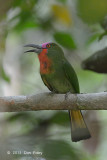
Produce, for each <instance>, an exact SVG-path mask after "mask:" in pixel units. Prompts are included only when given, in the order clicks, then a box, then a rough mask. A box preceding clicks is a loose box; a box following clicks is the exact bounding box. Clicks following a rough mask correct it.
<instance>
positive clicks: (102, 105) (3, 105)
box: [0, 92, 107, 112]
mask: <svg viewBox="0 0 107 160" xmlns="http://www.w3.org/2000/svg"><path fill="white" fill-rule="evenodd" d="M69 109H80V110H107V92H102V93H88V94H69V95H68V96H67V98H65V94H53V93H47V92H46V93H40V94H36V95H29V96H9V97H0V112H21V111H36V110H69Z"/></svg>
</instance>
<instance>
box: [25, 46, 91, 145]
mask: <svg viewBox="0 0 107 160" xmlns="http://www.w3.org/2000/svg"><path fill="white" fill-rule="evenodd" d="M25 47H33V48H34V49H32V50H28V51H26V52H35V53H37V54H38V58H39V61H40V74H41V78H42V80H43V82H44V84H45V85H46V86H47V87H48V88H49V90H50V91H51V92H54V93H63V94H64V93H65V94H67V93H68V92H71V93H80V91H79V83H78V78H77V76H76V73H75V71H74V69H73V67H72V66H71V65H70V63H69V62H68V61H67V59H66V58H65V56H64V53H63V51H62V49H61V48H60V47H59V46H58V45H57V44H55V43H44V44H42V45H35V44H28V45H26V46H25ZM69 115H70V121H71V138H72V141H73V142H77V141H80V140H83V139H88V138H90V137H91V135H90V132H89V130H88V128H87V126H86V123H85V121H84V119H83V116H82V113H81V111H80V110H69Z"/></svg>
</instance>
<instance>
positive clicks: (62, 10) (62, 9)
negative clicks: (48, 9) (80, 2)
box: [52, 5, 72, 26]
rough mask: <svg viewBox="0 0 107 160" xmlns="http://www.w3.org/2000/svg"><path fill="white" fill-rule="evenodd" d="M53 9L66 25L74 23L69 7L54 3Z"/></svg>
mask: <svg viewBox="0 0 107 160" xmlns="http://www.w3.org/2000/svg"><path fill="white" fill-rule="evenodd" d="M52 11H53V13H54V15H55V17H56V18H57V19H59V20H60V21H61V22H62V23H64V24H66V25H68V26H69V25H71V24H72V19H71V15H70V12H69V10H68V8H67V7H66V6H65V5H64V6H60V5H53V6H52Z"/></svg>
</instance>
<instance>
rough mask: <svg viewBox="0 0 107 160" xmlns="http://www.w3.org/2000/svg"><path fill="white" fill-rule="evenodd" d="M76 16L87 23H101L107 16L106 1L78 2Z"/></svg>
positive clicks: (84, 0)
mask: <svg viewBox="0 0 107 160" xmlns="http://www.w3.org/2000/svg"><path fill="white" fill-rule="evenodd" d="M78 14H79V16H80V17H81V18H82V19H83V20H84V21H85V22H87V23H89V24H93V23H97V22H101V21H102V20H103V18H104V16H106V15H107V1H106V0H90V1H88V0H78Z"/></svg>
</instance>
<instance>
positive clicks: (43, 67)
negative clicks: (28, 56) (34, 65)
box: [38, 51, 53, 74]
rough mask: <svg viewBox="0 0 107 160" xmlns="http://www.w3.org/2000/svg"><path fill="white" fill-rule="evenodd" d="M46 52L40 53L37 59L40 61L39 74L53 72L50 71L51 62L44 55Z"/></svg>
mask: <svg viewBox="0 0 107 160" xmlns="http://www.w3.org/2000/svg"><path fill="white" fill-rule="evenodd" d="M46 53H47V52H46V51H42V52H41V53H40V54H39V55H38V57H39V61H40V73H41V74H49V73H51V72H53V70H52V60H51V59H49V57H48V56H47V55H46Z"/></svg>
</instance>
